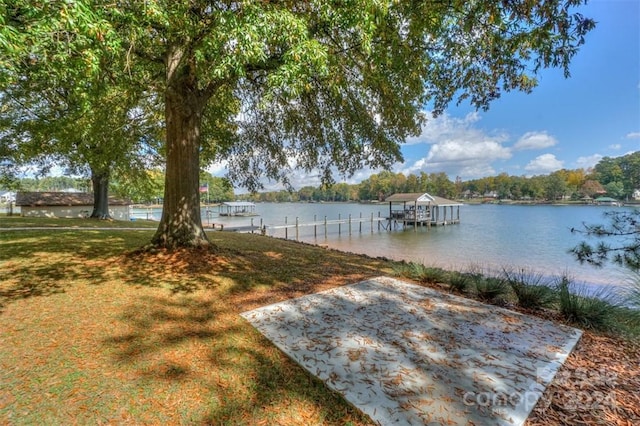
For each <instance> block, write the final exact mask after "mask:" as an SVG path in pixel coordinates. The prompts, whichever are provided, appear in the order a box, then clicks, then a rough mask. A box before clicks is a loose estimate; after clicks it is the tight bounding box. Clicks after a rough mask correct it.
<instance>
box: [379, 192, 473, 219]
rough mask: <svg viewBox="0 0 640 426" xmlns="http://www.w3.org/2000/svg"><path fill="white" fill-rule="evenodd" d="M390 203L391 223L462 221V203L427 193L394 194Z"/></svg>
mask: <svg viewBox="0 0 640 426" xmlns="http://www.w3.org/2000/svg"><path fill="white" fill-rule="evenodd" d="M385 201H386V202H388V203H389V218H388V219H389V225H392V224H393V225H395V226H398V225H399V224H402V225H403V226H415V227H417V226H432V225H451V224H457V223H460V206H462V205H463V204H462V203H459V202H457V201H453V200H448V199H446V198H442V197H438V196H435V195H430V194H427V193H414V192H412V193H404V194H393V195H391V196H390V197H387V199H386V200H385Z"/></svg>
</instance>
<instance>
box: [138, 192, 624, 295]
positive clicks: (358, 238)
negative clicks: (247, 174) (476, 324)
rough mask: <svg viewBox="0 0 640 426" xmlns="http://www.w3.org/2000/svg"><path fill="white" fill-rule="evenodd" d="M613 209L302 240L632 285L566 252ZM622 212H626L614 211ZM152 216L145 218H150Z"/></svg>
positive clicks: (529, 212) (502, 209) (364, 211)
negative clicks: (580, 231) (581, 231)
mask: <svg viewBox="0 0 640 426" xmlns="http://www.w3.org/2000/svg"><path fill="white" fill-rule="evenodd" d="M611 208H612V207H596V206H551V205H537V206H523V205H496V204H482V205H464V206H461V207H460V224H457V225H448V226H438V227H431V228H426V227H419V228H418V229H417V230H414V229H413V227H410V228H408V229H405V230H403V229H402V228H399V229H393V230H391V231H388V230H382V231H378V228H377V225H376V224H374V232H373V233H372V232H371V231H370V228H371V225H370V222H368V221H367V222H365V223H363V224H362V232H359V230H360V225H358V224H352V229H351V235H349V230H348V225H342V226H341V229H340V233H338V226H337V225H333V226H330V227H329V229H328V233H327V236H326V238H325V235H324V228H323V227H322V226H318V228H317V229H316V231H315V232H316V234H317V237H315V236H314V229H313V227H305V228H300V230H299V234H298V236H299V239H300V240H301V241H305V242H309V243H314V244H322V245H326V246H328V247H331V248H335V249H338V250H342V251H348V252H354V253H361V254H367V255H369V256H374V257H376V256H384V257H387V258H390V259H396V260H407V261H416V262H420V263H423V264H425V265H428V266H440V267H443V268H447V269H459V270H465V269H468V268H470V267H481V268H482V269H483V270H485V271H487V272H492V271H493V272H499V271H500V270H501V269H502V268H503V267H514V268H530V269H533V270H535V271H537V272H541V273H543V274H545V275H548V276H557V275H560V274H564V273H567V274H568V275H569V276H570V277H572V278H573V279H574V280H575V281H579V282H583V283H587V284H591V285H596V286H599V285H604V284H606V285H619V284H624V283H625V282H626V280H628V272H625V271H624V270H622V269H621V268H619V267H616V266H614V265H607V266H606V267H604V268H602V269H597V268H594V267H592V266H590V265H580V264H579V263H578V262H576V261H575V260H574V258H573V257H572V256H571V255H570V254H569V253H568V252H567V251H568V250H569V249H571V248H572V247H574V246H576V245H577V244H578V243H579V242H580V241H582V240H583V239H584V237H583V236H581V235H579V234H577V233H576V234H572V233H571V231H570V230H571V228H578V229H580V228H581V225H582V224H583V223H588V224H595V223H606V219H605V218H604V217H603V213H604V212H605V211H607V210H610V209H611ZM613 208H615V209H620V208H621V207H613ZM623 208H626V207H623ZM388 209H389V206H388V204H384V203H381V204H355V203H354V204H345V203H336V204H332V203H318V204H313V203H309V204H307V203H259V204H257V205H256V212H257V213H259V216H256V217H254V218H253V223H254V224H255V225H260V224H265V225H282V224H284V223H285V217H286V218H287V223H288V224H293V223H295V221H296V218H298V221H299V223H309V222H313V221H314V216H315V220H317V221H322V220H324V218H325V216H326V217H327V220H332V219H338V215H340V216H341V218H342V219H346V218H348V216H349V215H351V216H352V218H359V217H360V215H362V217H364V218H370V217H371V214H373V215H374V217H377V216H378V215H380V216H382V217H385V216H388ZM145 212H146V213H145ZM146 216H150V218H153V219H156V220H158V219H159V218H160V211H159V210H141V211H138V212H137V214H136V217H140V218H145V217H146ZM202 220H203V223H204V224H207V223H209V224H210V223H216V224H220V223H222V224H225V226H228V227H229V226H247V225H250V224H251V218H246V217H219V216H218V214H217V209H216V208H213V207H212V208H210V209H208V210H207V209H203V214H202ZM268 235H272V236H275V237H281V238H284V237H285V233H284V231H283V230H277V231H276V230H274V231H269V232H268ZM288 237H289V239H294V238H295V230H293V229H290V230H288Z"/></svg>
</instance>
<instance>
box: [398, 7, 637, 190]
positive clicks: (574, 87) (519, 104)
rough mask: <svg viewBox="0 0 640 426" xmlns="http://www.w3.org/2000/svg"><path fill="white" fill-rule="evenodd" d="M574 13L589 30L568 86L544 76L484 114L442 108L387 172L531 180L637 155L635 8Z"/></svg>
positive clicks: (558, 76)
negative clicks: (589, 22) (591, 24)
mask: <svg viewBox="0 0 640 426" xmlns="http://www.w3.org/2000/svg"><path fill="white" fill-rule="evenodd" d="M576 10H578V11H580V12H581V13H583V14H584V15H585V16H588V17H590V18H593V19H595V20H596V22H597V26H596V28H595V29H594V30H593V31H591V32H590V33H589V34H588V35H587V38H586V43H585V45H583V46H582V48H581V50H580V51H579V52H578V54H577V55H576V56H575V57H574V59H573V61H572V63H571V77H570V78H569V79H565V78H564V76H563V73H562V70H560V69H546V70H542V71H541V72H540V74H539V76H538V80H539V85H538V87H536V88H535V89H534V91H533V92H532V93H531V94H524V93H521V92H511V93H505V94H503V95H502V97H501V98H500V99H499V100H497V101H495V102H494V103H493V104H492V105H491V108H490V109H489V111H487V112H475V110H474V109H473V108H471V107H469V106H465V105H461V106H460V107H452V108H450V109H449V110H448V111H447V112H446V114H445V115H444V116H442V117H439V118H437V119H435V120H431V121H429V122H428V123H427V125H426V126H425V127H424V128H423V132H422V135H421V136H420V137H417V138H414V139H412V140H410V141H408V143H407V144H406V145H405V146H404V147H403V149H402V151H403V153H404V156H405V162H404V163H403V164H398V165H396V166H395V171H402V172H405V173H419V172H420V171H425V172H428V173H430V172H446V173H447V174H448V175H449V176H450V177H451V178H452V179H453V178H455V177H456V176H460V177H461V178H462V179H463V180H468V179H473V178H478V177H483V176H490V175H496V174H499V173H503V172H504V173H508V174H510V175H518V176H519V175H526V176H531V175H536V174H548V173H550V172H553V171H555V170H558V169H561V168H567V169H575V168H588V167H592V166H593V165H595V164H596V163H597V162H598V160H600V159H601V158H602V157H605V156H609V157H615V156H619V155H624V154H626V153H629V152H633V151H638V150H640V1H638V0H592V1H590V2H589V4H588V5H586V6H582V7H581V8H579V9H576Z"/></svg>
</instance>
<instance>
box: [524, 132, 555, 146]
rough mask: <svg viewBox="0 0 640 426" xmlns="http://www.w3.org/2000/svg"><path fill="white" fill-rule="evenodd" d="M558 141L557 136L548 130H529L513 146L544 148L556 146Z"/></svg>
mask: <svg viewBox="0 0 640 426" xmlns="http://www.w3.org/2000/svg"><path fill="white" fill-rule="evenodd" d="M557 143H558V141H557V140H556V138H554V137H553V136H551V135H549V134H548V133H547V132H527V133H525V134H524V135H522V137H520V139H518V142H516V144H515V145H514V146H513V148H514V149H517V150H524V149H544V148H549V147H551V146H554V145H556V144H557Z"/></svg>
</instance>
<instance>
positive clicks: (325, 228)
mask: <svg viewBox="0 0 640 426" xmlns="http://www.w3.org/2000/svg"><path fill="white" fill-rule="evenodd" d="M324 239H325V240H326V239H327V216H325V217H324Z"/></svg>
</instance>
